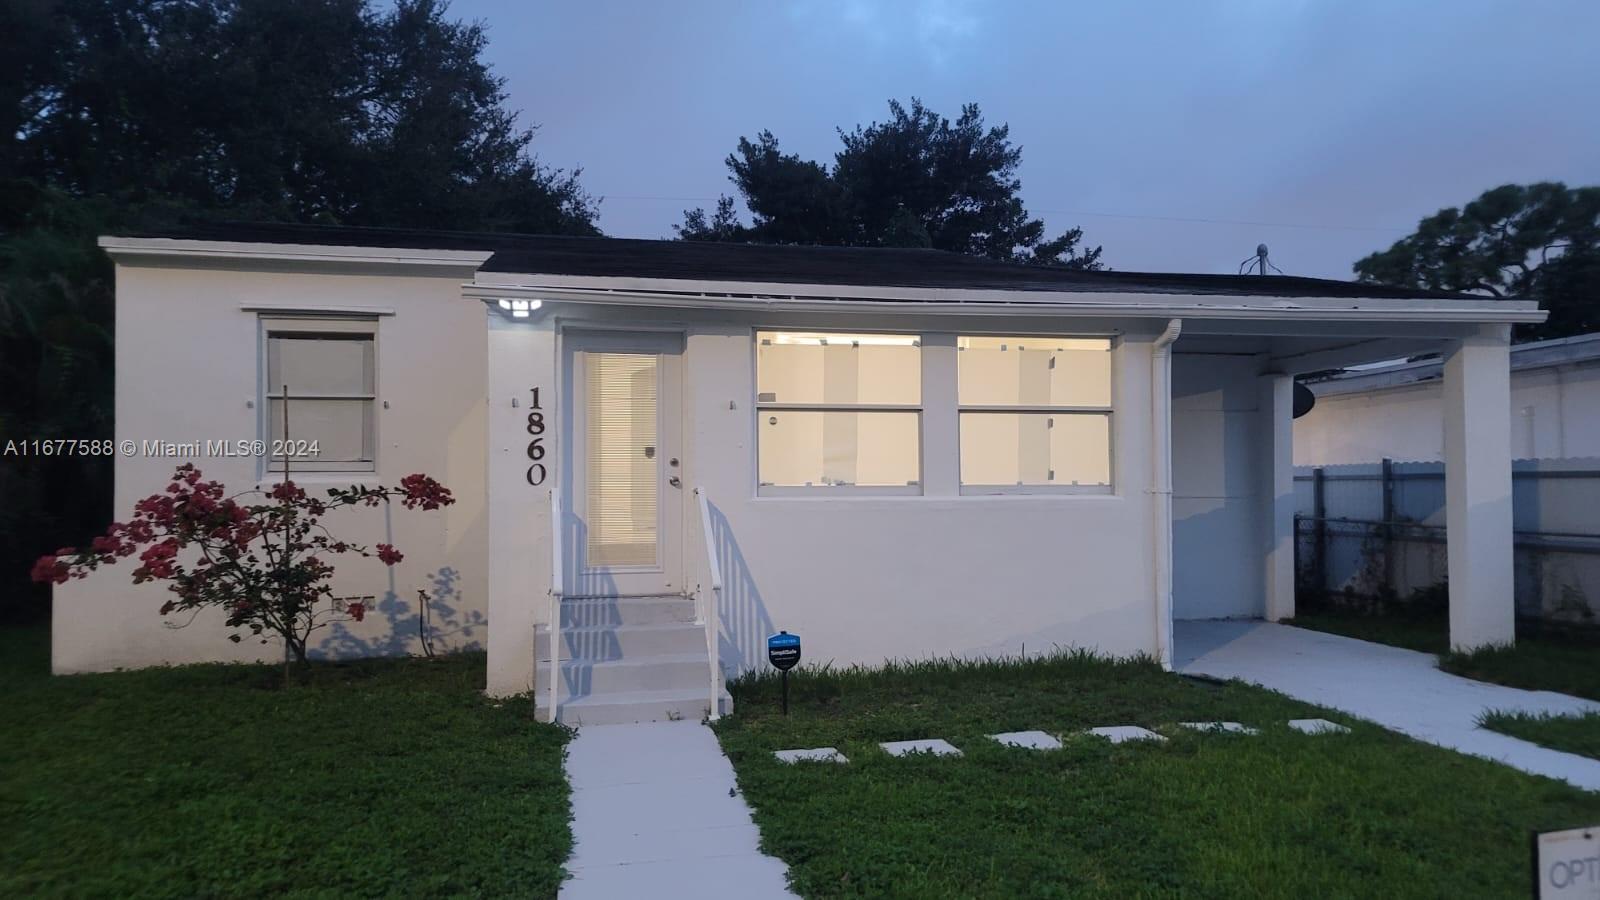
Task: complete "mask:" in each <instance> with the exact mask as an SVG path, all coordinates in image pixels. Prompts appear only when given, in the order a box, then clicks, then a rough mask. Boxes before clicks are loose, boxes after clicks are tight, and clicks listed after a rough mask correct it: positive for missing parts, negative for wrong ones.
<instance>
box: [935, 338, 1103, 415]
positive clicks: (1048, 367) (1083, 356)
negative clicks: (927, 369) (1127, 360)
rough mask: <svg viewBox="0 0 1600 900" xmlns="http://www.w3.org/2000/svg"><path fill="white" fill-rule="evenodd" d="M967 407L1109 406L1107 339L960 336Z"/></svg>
mask: <svg viewBox="0 0 1600 900" xmlns="http://www.w3.org/2000/svg"><path fill="white" fill-rule="evenodd" d="M956 347H957V348H958V350H957V359H958V360H959V362H958V364H957V378H958V386H959V392H960V398H961V401H960V402H961V404H962V405H963V406H989V405H993V406H1110V405H1111V341H1110V339H1108V338H1059V337H961V338H957V339H956Z"/></svg>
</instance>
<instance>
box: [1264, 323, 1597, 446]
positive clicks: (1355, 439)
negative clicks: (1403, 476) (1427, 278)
mask: <svg viewBox="0 0 1600 900" xmlns="http://www.w3.org/2000/svg"><path fill="white" fill-rule="evenodd" d="M1443 372H1444V363H1443V362H1441V361H1440V360H1437V359H1430V360H1421V361H1418V362H1397V363H1394V364H1393V365H1385V366H1376V367H1372V368H1366V369H1358V370H1355V371H1346V372H1340V373H1338V374H1336V375H1331V376H1328V377H1325V378H1317V379H1314V380H1310V381H1308V382H1307V386H1308V387H1310V388H1311V390H1312V392H1313V393H1315V394H1316V395H1317V403H1316V406H1315V407H1313V408H1312V410H1311V412H1310V413H1308V414H1306V415H1305V416H1302V417H1301V418H1299V419H1297V420H1295V423H1294V461H1295V465H1300V466H1332V465H1344V464H1349V463H1371V462H1378V461H1380V460H1382V459H1385V458H1387V459H1394V460H1402V461H1416V462H1426V461H1432V460H1439V459H1443V458H1444V416H1443V414H1442V410H1443V408H1444V402H1443V399H1442V391H1443V383H1444V382H1443ZM1509 412H1510V416H1511V454H1512V456H1513V457H1515V458H1516V459H1567V458H1571V457H1600V334H1585V335H1579V336H1577V337H1568V338H1557V339H1555V340H1549V341H1537V342H1534V343H1528V344H1516V345H1514V346H1512V348H1511V403H1510V409H1509Z"/></svg>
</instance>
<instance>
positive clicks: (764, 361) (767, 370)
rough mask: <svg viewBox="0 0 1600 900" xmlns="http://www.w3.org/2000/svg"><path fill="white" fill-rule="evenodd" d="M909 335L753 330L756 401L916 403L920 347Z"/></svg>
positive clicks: (919, 388)
mask: <svg viewBox="0 0 1600 900" xmlns="http://www.w3.org/2000/svg"><path fill="white" fill-rule="evenodd" d="M920 343H921V342H920V340H919V339H918V338H917V336H916V335H911V334H836V333H835V334H823V333H820V332H797V331H762V332H758V333H757V334H756V385H757V386H756V391H757V393H758V396H757V400H759V401H760V402H762V403H827V404H853V403H890V404H899V405H902V406H916V405H918V404H919V403H921V402H922V355H921V354H922V350H921V348H920V347H919V346H918V345H919V344H920Z"/></svg>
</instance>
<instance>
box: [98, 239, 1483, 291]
mask: <svg viewBox="0 0 1600 900" xmlns="http://www.w3.org/2000/svg"><path fill="white" fill-rule="evenodd" d="M121 236H122V237H131V238H157V239H171V240H186V241H219V242H233V243H246V244H287V245H303V246H323V247H360V248H393V249H403V250H441V251H477V252H486V253H491V254H492V255H491V256H490V257H489V259H488V261H487V262H485V263H484V264H483V265H482V266H481V267H480V268H479V271H481V272H501V273H518V274H529V275H558V276H577V277H583V276H588V277H609V278H644V279H669V280H670V279H677V280H686V281H698V282H763V283H777V284H785V283H792V284H807V285H853V286H860V287H902V288H944V289H958V290H959V289H967V290H999V291H1049V292H1094V293H1137V294H1186V295H1214V296H1238V297H1326V298H1341V297H1351V298H1368V299H1397V300H1399V299H1450V298H1455V299H1472V300H1479V301H1482V300H1487V299H1489V298H1485V297H1480V296H1475V295H1470V294H1454V293H1446V292H1440V291H1422V290H1411V289H1406V288H1394V287H1386V286H1382V285H1375V284H1363V283H1358V282H1352V281H1336V280H1333V279H1325V278H1300V277H1295V276H1285V275H1265V276H1262V275H1203V274H1186V273H1167V272H1115V271H1097V272H1086V271H1080V270H1077V269H1068V268H1065V267H1062V266H1033V265H1025V264H1022V263H1011V262H998V261H995V260H989V259H983V258H980V257H974V256H967V255H964V254H960V253H951V252H948V251H943V250H917V249H897V248H886V247H817V246H803V245H794V244H733V243H710V242H698V241H667V240H638V239H632V238H608V237H571V236H564V235H530V234H513V233H503V232H468V231H433V230H427V229H413V228H359V227H349V226H335V225H292V224H274V223H255V222H219V223H210V224H198V225H189V226H182V227H178V228H171V229H164V230H158V231H145V232H136V233H132V234H126V235H121Z"/></svg>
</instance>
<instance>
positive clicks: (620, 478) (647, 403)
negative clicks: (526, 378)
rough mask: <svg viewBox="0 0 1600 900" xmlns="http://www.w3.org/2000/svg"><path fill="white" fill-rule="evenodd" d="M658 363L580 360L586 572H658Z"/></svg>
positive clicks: (625, 358)
mask: <svg viewBox="0 0 1600 900" xmlns="http://www.w3.org/2000/svg"><path fill="white" fill-rule="evenodd" d="M660 373H661V367H660V357H658V356H656V355H654V354H643V353H597V352H587V353H585V354H584V356H583V374H584V384H585V394H586V396H585V403H586V407H585V409H586V416H587V423H586V425H585V428H584V455H585V456H586V457H587V459H586V460H585V461H584V465H585V466H586V468H587V474H588V480H587V482H586V486H587V487H586V489H587V491H588V497H587V502H586V507H587V513H588V537H587V540H586V555H587V561H588V566H589V567H590V568H602V567H650V566H655V565H657V564H658V562H659V560H658V555H657V544H658V542H657V536H658V534H659V531H660V520H659V515H658V505H659V498H660V489H661V484H660V482H661V469H660V462H659V460H658V456H659V454H658V453H657V452H656V448H657V441H658V436H657V435H658V431H657V428H656V424H657V423H656V416H657V394H658V390H657V388H658V384H659V382H660Z"/></svg>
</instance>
